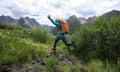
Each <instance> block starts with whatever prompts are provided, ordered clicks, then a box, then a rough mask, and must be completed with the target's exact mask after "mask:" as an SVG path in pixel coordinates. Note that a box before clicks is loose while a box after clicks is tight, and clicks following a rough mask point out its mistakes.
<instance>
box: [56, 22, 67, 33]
mask: <svg viewBox="0 0 120 72" xmlns="http://www.w3.org/2000/svg"><path fill="white" fill-rule="evenodd" d="M60 24H61V30H60V31H59V32H58V34H66V33H68V32H69V26H68V23H67V22H66V21H65V20H60Z"/></svg>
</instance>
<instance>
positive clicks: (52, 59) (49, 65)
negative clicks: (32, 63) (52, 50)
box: [45, 57, 58, 71]
mask: <svg viewBox="0 0 120 72" xmlns="http://www.w3.org/2000/svg"><path fill="white" fill-rule="evenodd" d="M57 62H58V60H57V59H56V58H55V57H49V58H48V59H46V60H45V66H46V67H47V68H48V69H49V70H51V71H52V70H53V69H55V67H56V65H57Z"/></svg>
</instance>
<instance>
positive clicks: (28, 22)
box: [0, 15, 53, 30]
mask: <svg viewBox="0 0 120 72" xmlns="http://www.w3.org/2000/svg"><path fill="white" fill-rule="evenodd" d="M0 21H1V22H5V23H8V24H19V25H20V26H22V27H24V28H34V27H42V28H44V29H47V30H51V29H52V28H53V26H49V25H44V24H39V23H38V22H37V21H36V20H35V19H34V18H29V17H25V18H23V17H20V18H19V19H15V18H12V17H10V16H4V15H2V16H0Z"/></svg>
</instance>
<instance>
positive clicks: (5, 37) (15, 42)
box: [0, 22, 50, 65]
mask: <svg viewBox="0 0 120 72" xmlns="http://www.w3.org/2000/svg"><path fill="white" fill-rule="evenodd" d="M9 26H10V27H9ZM49 36H50V35H49V34H48V32H47V31H46V30H44V29H41V28H37V29H25V28H21V27H19V26H18V25H9V24H6V23H2V22H0V65H1V64H3V65H4V64H10V63H15V62H18V61H30V60H32V58H33V57H34V56H35V57H37V58H40V59H42V58H44V57H45V56H46V51H45V49H46V48H47V47H46V46H45V45H43V44H41V43H46V42H47V40H49V39H50V37H49ZM43 48H44V49H43Z"/></svg>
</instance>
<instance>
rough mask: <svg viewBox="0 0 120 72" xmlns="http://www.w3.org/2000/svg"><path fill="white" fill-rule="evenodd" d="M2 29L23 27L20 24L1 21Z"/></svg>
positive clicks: (0, 27)
mask: <svg viewBox="0 0 120 72" xmlns="http://www.w3.org/2000/svg"><path fill="white" fill-rule="evenodd" d="M0 29H8V30H14V29H22V27H21V26H20V25H18V24H7V23H4V22H0Z"/></svg>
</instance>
